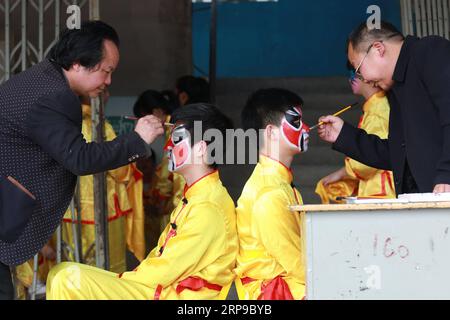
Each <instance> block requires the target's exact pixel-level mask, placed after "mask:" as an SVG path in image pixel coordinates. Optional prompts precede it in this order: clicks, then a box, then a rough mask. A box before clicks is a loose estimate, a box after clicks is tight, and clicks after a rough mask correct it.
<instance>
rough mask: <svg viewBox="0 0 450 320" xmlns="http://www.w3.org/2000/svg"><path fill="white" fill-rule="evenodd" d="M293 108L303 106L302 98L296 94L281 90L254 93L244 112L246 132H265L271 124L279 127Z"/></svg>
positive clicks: (262, 90) (263, 90)
mask: <svg viewBox="0 0 450 320" xmlns="http://www.w3.org/2000/svg"><path fill="white" fill-rule="evenodd" d="M292 106H303V100H302V98H301V97H300V96H299V95H297V94H296V93H294V92H292V91H289V90H286V89H281V88H270V89H261V90H258V91H256V92H254V93H253V94H252V95H251V96H250V97H249V98H248V100H247V103H246V105H245V107H244V109H243V110H242V113H241V120H242V127H243V128H244V130H249V129H254V130H257V131H258V130H264V129H265V128H266V127H267V126H268V125H269V124H271V125H274V126H277V127H279V126H280V125H281V120H282V119H283V116H284V114H285V112H286V111H287V110H288V109H289V107H292Z"/></svg>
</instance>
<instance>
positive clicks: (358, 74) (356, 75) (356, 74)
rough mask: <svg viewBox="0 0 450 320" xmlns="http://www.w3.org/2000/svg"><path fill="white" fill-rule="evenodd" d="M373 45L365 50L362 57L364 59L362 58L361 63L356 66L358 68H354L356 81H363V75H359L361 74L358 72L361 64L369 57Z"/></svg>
mask: <svg viewBox="0 0 450 320" xmlns="http://www.w3.org/2000/svg"><path fill="white" fill-rule="evenodd" d="M379 42H382V41H379ZM374 44H375V43H372V44H371V45H370V46H369V48H367V51H366V54H365V55H364V57H363V58H362V60H361V62H360V63H359V64H358V67H356V69H355V77H357V78H358V79H360V80H361V81H365V79H364V77H363V75H362V74H361V72H359V69H361V66H362V64H363V63H364V60H366V58H367V56H368V55H369V52H370V49H372V48H373V45H374Z"/></svg>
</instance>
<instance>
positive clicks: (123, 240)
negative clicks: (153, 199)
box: [63, 105, 145, 272]
mask: <svg viewBox="0 0 450 320" xmlns="http://www.w3.org/2000/svg"><path fill="white" fill-rule="evenodd" d="M82 108H83V126H82V133H83V136H84V139H85V140H86V141H87V142H90V141H92V120H91V107H90V106H88V105H83V106H82ZM105 138H106V140H107V141H111V140H114V139H115V138H116V134H115V132H114V130H113V128H112V126H111V125H110V124H109V123H108V122H106V123H105ZM106 182H107V199H108V220H109V223H108V229H109V233H108V234H109V249H110V250H109V256H110V270H111V271H113V272H123V271H125V270H126V246H127V245H128V248H129V249H130V251H131V252H133V253H134V254H135V256H136V258H138V259H139V261H142V260H143V259H144V257H145V239H144V207H143V199H142V192H143V182H142V174H141V172H140V171H139V170H138V169H137V168H136V165H135V164H130V165H127V166H124V167H121V168H118V169H115V170H111V171H108V173H107V175H106ZM93 183H94V179H93V176H92V175H91V176H84V177H80V180H79V191H80V192H79V202H80V206H81V223H82V231H81V235H82V236H81V238H82V247H83V257H84V260H83V262H84V263H86V264H89V265H95V222H94V195H93V191H94V188H93ZM75 223H76V222H75ZM63 240H64V241H65V242H66V243H68V244H69V245H71V246H73V235H72V216H71V212H70V209H69V210H67V212H66V214H65V216H64V223H63ZM71 258H73V257H71Z"/></svg>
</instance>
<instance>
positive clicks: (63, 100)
mask: <svg viewBox="0 0 450 320" xmlns="http://www.w3.org/2000/svg"><path fill="white" fill-rule="evenodd" d="M118 62H119V38H118V35H117V33H116V32H115V30H114V29H113V28H112V27H110V26H108V25H107V24H105V23H103V22H100V21H95V22H86V23H84V24H83V25H82V26H81V29H78V30H77V29H74V30H65V31H63V33H62V34H61V37H60V40H59V41H58V43H57V44H56V45H55V46H54V47H53V48H52V50H51V52H50V54H49V57H48V58H47V59H45V60H44V61H42V62H41V63H39V64H37V65H35V66H33V67H32V68H30V69H29V70H27V71H25V72H23V73H21V74H19V75H17V76H14V77H12V78H11V80H9V81H8V82H6V83H4V84H3V85H1V86H0V300H2V299H11V298H13V289H12V281H11V275H10V270H9V267H10V266H16V265H19V264H21V263H23V262H25V261H27V260H28V259H30V258H31V257H33V256H34V255H35V254H36V253H37V252H38V251H39V250H40V249H41V248H42V247H43V246H44V245H45V244H46V242H47V241H48V240H49V238H50V237H51V235H52V234H53V233H54V232H55V230H56V228H57V226H58V225H59V224H60V222H61V219H62V217H63V215H64V212H65V211H66V209H67V207H68V206H69V202H70V200H71V198H72V196H73V192H74V188H75V184H76V176H78V175H90V174H94V173H98V172H103V171H107V170H111V169H115V168H117V167H120V166H123V165H126V164H128V163H130V162H133V161H136V160H138V159H140V158H142V157H147V156H149V154H150V152H151V151H150V150H151V149H150V148H149V144H150V143H152V142H153V141H154V139H155V138H156V137H157V136H159V135H161V134H163V126H162V123H161V122H160V120H158V119H157V118H155V117H153V116H148V117H144V118H142V119H140V120H139V121H138V123H137V125H136V128H135V131H133V132H132V133H129V134H126V135H123V136H120V137H118V138H117V139H116V140H114V141H111V142H106V143H100V144H96V143H89V144H88V143H86V141H85V140H84V139H83V136H82V134H81V120H82V116H81V115H82V114H81V104H80V100H79V98H78V97H79V96H82V95H89V96H91V97H96V96H99V95H100V94H101V93H102V91H103V90H104V89H105V88H106V87H107V86H109V85H110V84H111V75H112V73H113V71H114V70H115V69H116V67H117V65H118Z"/></svg>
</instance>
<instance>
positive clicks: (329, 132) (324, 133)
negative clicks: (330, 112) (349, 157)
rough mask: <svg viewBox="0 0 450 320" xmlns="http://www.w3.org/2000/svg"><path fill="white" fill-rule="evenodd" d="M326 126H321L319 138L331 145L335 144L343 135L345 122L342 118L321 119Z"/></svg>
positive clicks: (329, 117)
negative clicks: (340, 135)
mask: <svg viewBox="0 0 450 320" xmlns="http://www.w3.org/2000/svg"><path fill="white" fill-rule="evenodd" d="M319 122H323V123H324V124H323V125H321V126H319V131H318V132H319V137H320V138H321V139H322V140H324V141H326V142H330V143H335V142H336V140H337V138H338V137H339V134H340V133H341V130H342V127H343V126H344V121H343V120H342V119H341V118H338V117H333V116H326V117H322V118H320V119H319Z"/></svg>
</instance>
